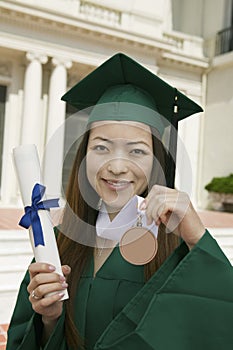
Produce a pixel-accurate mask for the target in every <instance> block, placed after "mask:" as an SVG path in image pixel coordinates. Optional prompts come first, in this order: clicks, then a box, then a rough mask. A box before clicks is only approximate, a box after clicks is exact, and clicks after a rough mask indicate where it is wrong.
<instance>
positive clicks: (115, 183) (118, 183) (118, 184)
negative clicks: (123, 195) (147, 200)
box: [107, 181, 129, 187]
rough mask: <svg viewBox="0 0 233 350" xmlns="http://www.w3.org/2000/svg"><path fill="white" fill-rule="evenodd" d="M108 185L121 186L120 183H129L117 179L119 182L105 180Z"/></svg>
mask: <svg viewBox="0 0 233 350" xmlns="http://www.w3.org/2000/svg"><path fill="white" fill-rule="evenodd" d="M107 182H108V183H109V184H110V185H112V186H115V187H121V186H122V185H127V184H129V182H128V181H119V182H113V181H107Z"/></svg>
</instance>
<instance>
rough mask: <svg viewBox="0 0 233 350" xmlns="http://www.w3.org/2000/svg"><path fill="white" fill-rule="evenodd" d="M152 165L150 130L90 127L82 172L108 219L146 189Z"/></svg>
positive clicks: (108, 124) (128, 125)
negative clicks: (85, 173) (98, 198)
mask: <svg viewBox="0 0 233 350" xmlns="http://www.w3.org/2000/svg"><path fill="white" fill-rule="evenodd" d="M152 165H153V145H152V136H151V132H150V127H149V126H147V125H145V124H142V123H137V122H128V121H127V122H123V121H121V122H114V121H103V122H95V123H93V124H92V128H91V130H90V136H89V141H88V146H87V158H86V171H87V178H88V180H89V182H90V184H91V186H92V187H93V188H94V189H95V191H96V192H97V193H98V195H99V196H100V198H102V199H103V201H104V202H105V205H106V207H107V209H108V212H109V216H110V218H111V219H112V218H114V217H115V215H117V213H118V212H119V211H120V210H121V209H122V208H123V207H124V205H125V204H126V203H127V202H128V201H129V200H130V198H132V197H133V196H134V195H135V194H137V195H140V194H141V193H143V192H144V190H145V189H146V188H147V186H148V182H149V179H150V175H151V170H152Z"/></svg>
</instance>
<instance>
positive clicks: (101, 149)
mask: <svg viewBox="0 0 233 350" xmlns="http://www.w3.org/2000/svg"><path fill="white" fill-rule="evenodd" d="M93 150H94V151H97V152H104V151H107V150H108V149H107V147H106V146H103V145H96V146H94V147H93Z"/></svg>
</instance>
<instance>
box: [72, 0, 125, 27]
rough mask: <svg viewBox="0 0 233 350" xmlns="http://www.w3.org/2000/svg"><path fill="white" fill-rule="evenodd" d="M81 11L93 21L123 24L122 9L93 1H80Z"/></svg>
mask: <svg viewBox="0 0 233 350" xmlns="http://www.w3.org/2000/svg"><path fill="white" fill-rule="evenodd" d="M79 12H80V14H81V15H83V16H85V18H86V19H89V20H91V21H101V22H102V23H108V24H111V25H121V11H118V10H115V9H111V8H107V7H104V6H101V5H97V4H95V3H94V2H91V1H82V0H81V1H80V7H79Z"/></svg>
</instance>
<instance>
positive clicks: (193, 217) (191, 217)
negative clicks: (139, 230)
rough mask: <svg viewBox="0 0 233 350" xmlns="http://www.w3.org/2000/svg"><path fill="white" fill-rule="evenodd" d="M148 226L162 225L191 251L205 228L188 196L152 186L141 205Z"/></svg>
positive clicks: (169, 189) (166, 188) (162, 187)
mask: <svg viewBox="0 0 233 350" xmlns="http://www.w3.org/2000/svg"><path fill="white" fill-rule="evenodd" d="M140 209H141V210H145V211H146V216H147V222H148V225H150V224H152V222H153V221H155V223H156V225H158V226H159V225H160V224H161V223H163V224H164V225H165V226H166V228H167V230H168V231H169V232H173V233H174V234H176V235H178V236H179V237H181V238H182V239H183V240H184V241H185V242H186V244H187V245H188V247H189V248H190V249H191V248H192V247H193V246H194V245H195V244H196V243H197V242H198V241H199V239H200V238H201V237H202V236H203V235H204V233H205V227H204V225H203V223H202V222H201V220H200V218H199V216H198V214H197V212H196V211H195V210H194V208H193V205H192V203H191V201H190V198H189V196H188V195H187V194H186V193H184V192H180V191H177V190H175V189H171V188H168V187H164V186H159V185H154V186H153V187H152V189H151V191H150V192H149V194H148V196H147V197H146V198H145V200H144V201H143V202H142V203H141V206H140Z"/></svg>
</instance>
